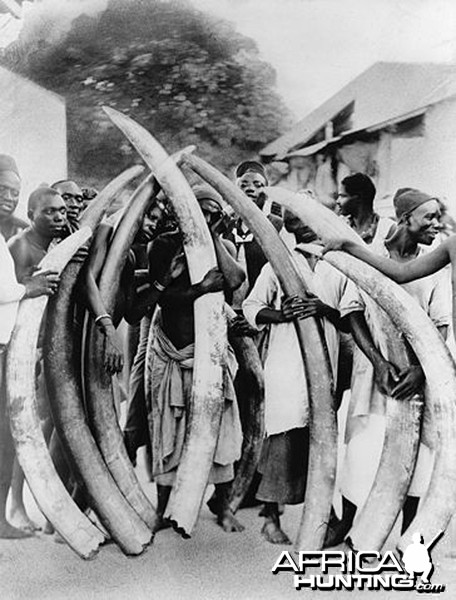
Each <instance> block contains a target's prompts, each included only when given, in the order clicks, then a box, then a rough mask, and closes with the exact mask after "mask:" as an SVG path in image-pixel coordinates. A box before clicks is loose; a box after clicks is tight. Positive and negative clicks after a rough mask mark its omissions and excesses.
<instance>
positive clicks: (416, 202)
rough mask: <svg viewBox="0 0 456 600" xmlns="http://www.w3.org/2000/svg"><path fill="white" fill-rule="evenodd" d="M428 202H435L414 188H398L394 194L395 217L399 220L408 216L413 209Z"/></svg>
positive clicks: (432, 197) (433, 198)
mask: <svg viewBox="0 0 456 600" xmlns="http://www.w3.org/2000/svg"><path fill="white" fill-rule="evenodd" d="M430 200H437V198H435V197H434V196H429V194H425V193H424V192H420V190H415V189H414V188H400V189H398V190H397V192H396V193H395V194H394V198H393V204H394V208H395V209H396V217H397V218H398V219H400V218H401V217H404V216H406V215H409V214H410V213H411V212H412V211H414V210H415V208H418V206H421V205H422V204H424V203H425V202H429V201H430Z"/></svg>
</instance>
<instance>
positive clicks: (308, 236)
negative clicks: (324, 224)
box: [283, 209, 317, 244]
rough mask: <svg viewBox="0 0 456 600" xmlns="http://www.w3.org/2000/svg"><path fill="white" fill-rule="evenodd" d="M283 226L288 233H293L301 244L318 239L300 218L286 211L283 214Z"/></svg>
mask: <svg viewBox="0 0 456 600" xmlns="http://www.w3.org/2000/svg"><path fill="white" fill-rule="evenodd" d="M283 224H284V227H285V229H286V230H287V231H288V233H293V234H294V235H295V236H296V240H297V241H299V242H300V243H303V244H305V243H310V242H313V241H315V240H316V239H317V236H316V235H315V233H314V232H313V231H312V229H310V227H308V226H307V225H305V224H304V223H303V222H302V221H301V219H300V218H299V217H297V216H296V215H295V214H294V213H292V212H291V211H289V210H287V209H285V210H284V213H283Z"/></svg>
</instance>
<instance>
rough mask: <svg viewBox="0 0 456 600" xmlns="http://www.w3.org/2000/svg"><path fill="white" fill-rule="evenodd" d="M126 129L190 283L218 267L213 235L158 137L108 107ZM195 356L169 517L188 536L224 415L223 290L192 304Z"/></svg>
mask: <svg viewBox="0 0 456 600" xmlns="http://www.w3.org/2000/svg"><path fill="white" fill-rule="evenodd" d="M105 111H106V112H107V114H108V115H109V117H110V118H111V120H112V121H113V122H114V123H115V124H116V125H117V126H118V127H119V129H121V130H122V131H123V133H124V134H125V135H126V137H127V138H128V139H129V140H130V142H131V143H132V144H133V145H134V146H135V148H136V150H137V151H138V152H139V154H140V155H141V156H142V158H143V159H144V161H145V162H146V164H147V165H148V167H149V168H150V169H151V171H152V172H153V173H154V174H155V176H156V178H157V180H158V181H159V182H160V185H161V186H162V188H163V191H164V192H165V193H166V195H167V196H168V198H169V200H170V201H171V202H172V204H173V207H174V210H175V213H176V216H177V218H178V221H179V225H180V228H181V230H182V232H183V234H184V250H185V254H186V257H187V263H188V268H189V272H190V279H191V281H192V283H195V282H197V281H200V280H201V279H202V278H203V277H204V275H205V274H206V273H207V271H209V270H210V269H212V268H214V267H216V266H217V261H216V256H215V251H214V247H213V243H212V239H211V236H210V233H209V230H208V228H207V224H206V222H205V220H204V217H203V214H202V212H201V210H200V209H199V206H198V204H197V202H196V199H195V197H194V195H193V192H192V191H191V189H190V187H189V185H188V183H187V181H186V180H185V178H184V176H183V175H182V174H181V173H180V171H179V169H178V168H177V167H176V165H175V163H174V160H172V159H171V158H170V157H169V156H168V154H167V153H166V152H165V151H164V150H163V148H162V147H161V146H160V144H158V142H157V141H156V140H155V139H154V138H153V137H152V136H151V135H150V134H149V133H148V132H147V131H146V130H145V129H144V128H142V127H141V126H140V125H138V124H137V123H135V122H134V121H132V120H131V119H129V118H128V117H126V116H124V115H122V114H121V113H119V112H117V111H115V110H113V109H109V108H105ZM194 315H195V358H194V369H193V389H192V400H191V407H192V408H191V411H190V414H189V423H188V428H187V437H186V441H185V445H184V450H183V452H182V457H181V460H180V464H179V467H178V470H177V474H176V480H175V483H174V487H173V490H172V492H171V496H170V499H169V502H168V507H167V512H166V514H165V517H167V518H170V520H171V521H173V522H174V524H175V526H176V528H177V529H178V530H179V531H181V532H182V534H183V535H185V536H188V535H189V534H190V533H191V531H192V529H193V527H194V525H195V522H196V520H197V518H198V513H199V510H200V507H201V504H202V501H203V496H204V491H205V489H206V485H207V480H208V477H209V472H210V469H211V466H212V460H213V457H214V453H215V449H216V443H217V438H218V432H219V428H220V421H221V417H222V407H223V406H222V387H223V368H222V364H223V359H224V356H225V353H226V344H227V336H226V321H225V316H224V314H223V294H222V293H221V292H218V293H211V294H206V295H204V296H202V297H200V298H198V299H197V300H196V302H195V304H194Z"/></svg>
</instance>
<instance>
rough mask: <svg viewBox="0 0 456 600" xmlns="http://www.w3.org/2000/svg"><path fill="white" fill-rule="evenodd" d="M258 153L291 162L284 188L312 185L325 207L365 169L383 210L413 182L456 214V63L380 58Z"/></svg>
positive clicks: (389, 209)
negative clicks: (342, 185) (344, 181)
mask: <svg viewBox="0 0 456 600" xmlns="http://www.w3.org/2000/svg"><path fill="white" fill-rule="evenodd" d="M260 155H261V158H262V160H263V162H266V163H271V162H272V161H285V162H286V163H287V164H288V170H287V172H286V173H285V174H284V175H283V176H282V177H281V179H280V181H279V182H278V183H279V185H283V186H285V187H288V188H290V189H293V190H297V189H302V188H310V189H313V190H314V191H315V192H316V194H317V195H318V197H319V198H320V199H321V200H322V201H323V202H325V203H326V204H328V205H331V204H333V203H334V199H335V196H336V190H337V184H338V182H340V180H341V179H343V178H344V177H345V176H346V175H348V174H350V173H352V172H356V171H361V172H363V173H366V174H368V175H369V176H371V177H372V178H373V179H374V181H375V183H376V186H377V199H376V202H377V205H376V207H377V210H378V211H379V212H380V213H381V214H392V213H393V211H392V201H391V200H392V196H393V195H394V192H395V191H396V190H397V188H399V187H404V186H409V187H417V188H419V189H422V190H423V191H426V192H429V193H432V194H436V195H438V196H439V197H441V198H442V199H443V200H444V201H445V202H446V203H447V205H448V208H449V211H450V213H451V214H452V215H456V160H455V158H456V66H453V65H442V64H429V63H428V64H420V63H414V64H412V63H387V62H380V63H376V64H374V65H373V66H372V67H370V68H369V69H367V70H366V71H364V72H363V73H361V75H359V76H358V77H357V78H356V79H354V80H353V81H351V82H350V83H349V84H348V85H346V86H345V87H343V88H342V89H341V90H340V91H339V92H338V93H337V94H335V95H334V96H333V97H332V98H330V99H329V100H328V101H327V102H325V103H324V104H322V105H321V106H319V107H318V108H317V109H315V110H314V111H313V112H311V113H310V114H309V115H307V116H306V117H305V118H304V119H302V120H301V121H300V122H299V123H297V124H296V125H295V126H294V127H293V129H292V130H291V131H289V132H287V133H285V134H284V135H283V136H281V137H280V138H278V139H277V140H275V141H273V142H272V143H270V144H268V145H267V146H266V147H265V148H264V149H263V150H262V151H261V152H260Z"/></svg>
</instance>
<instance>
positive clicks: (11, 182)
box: [0, 154, 27, 241]
mask: <svg viewBox="0 0 456 600" xmlns="http://www.w3.org/2000/svg"><path fill="white" fill-rule="evenodd" d="M20 191H21V178H20V177H19V171H18V168H17V165H16V162H15V160H14V159H13V158H12V157H11V156H8V155H7V154H0V233H1V234H2V235H3V237H4V239H5V240H6V241H8V240H9V239H10V238H11V237H12V236H13V235H16V233H19V232H20V231H22V230H23V229H25V228H26V227H27V223H26V222H25V221H23V220H22V219H19V218H18V217H16V216H15V215H14V211H15V210H16V207H17V203H18V201H19V193H20Z"/></svg>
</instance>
